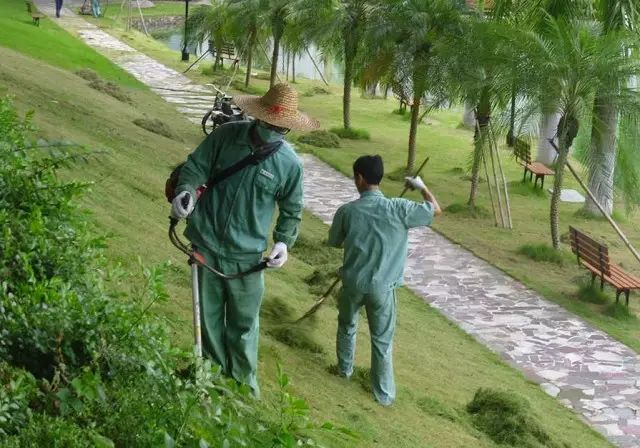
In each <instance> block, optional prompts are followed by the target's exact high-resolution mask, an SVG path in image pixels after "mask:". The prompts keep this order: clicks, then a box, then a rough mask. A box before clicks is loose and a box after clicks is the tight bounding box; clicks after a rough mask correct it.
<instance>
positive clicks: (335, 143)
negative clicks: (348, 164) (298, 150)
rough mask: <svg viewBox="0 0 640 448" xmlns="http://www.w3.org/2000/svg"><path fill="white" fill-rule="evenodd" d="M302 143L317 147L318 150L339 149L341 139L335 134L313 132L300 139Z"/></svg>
mask: <svg viewBox="0 0 640 448" xmlns="http://www.w3.org/2000/svg"><path fill="white" fill-rule="evenodd" d="M298 141H299V142H300V143H305V144H307V145H312V146H317V147H318V148H339V147H340V138H339V137H338V136H337V135H336V134H334V133H333V132H328V131H313V132H310V133H308V134H305V135H302V136H300V137H299V138H298Z"/></svg>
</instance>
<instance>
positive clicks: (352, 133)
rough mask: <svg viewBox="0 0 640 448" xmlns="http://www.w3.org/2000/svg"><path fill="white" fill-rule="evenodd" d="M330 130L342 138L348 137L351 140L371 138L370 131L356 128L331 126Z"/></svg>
mask: <svg viewBox="0 0 640 448" xmlns="http://www.w3.org/2000/svg"><path fill="white" fill-rule="evenodd" d="M329 131H331V132H333V133H334V134H336V135H337V136H338V137H340V138H346V139H349V140H371V136H370V135H369V131H366V130H364V129H356V128H331V129H329Z"/></svg>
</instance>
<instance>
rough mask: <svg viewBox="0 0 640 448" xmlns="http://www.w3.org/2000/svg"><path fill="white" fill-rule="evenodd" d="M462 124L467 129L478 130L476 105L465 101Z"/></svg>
mask: <svg viewBox="0 0 640 448" xmlns="http://www.w3.org/2000/svg"><path fill="white" fill-rule="evenodd" d="M462 124H463V126H464V127H465V128H467V129H475V128H476V111H475V104H473V103H471V102H469V101H465V103H464V113H463V115H462Z"/></svg>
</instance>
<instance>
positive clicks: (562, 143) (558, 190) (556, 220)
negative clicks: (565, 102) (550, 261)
mask: <svg viewBox="0 0 640 448" xmlns="http://www.w3.org/2000/svg"><path fill="white" fill-rule="evenodd" d="M577 134H578V121H577V120H576V119H575V118H574V117H573V116H572V115H568V116H567V115H565V116H564V117H562V118H561V119H560V121H559V123H558V136H559V138H558V159H557V162H556V169H555V171H556V174H555V177H554V180H553V194H552V195H551V207H550V208H549V221H550V225H551V244H552V245H553V247H554V248H555V249H558V248H559V247H560V210H559V208H560V195H561V194H562V183H563V180H564V167H565V165H566V164H567V159H568V158H569V149H570V148H571V144H572V143H573V140H574V139H575V137H576V135H577ZM554 151H555V148H554Z"/></svg>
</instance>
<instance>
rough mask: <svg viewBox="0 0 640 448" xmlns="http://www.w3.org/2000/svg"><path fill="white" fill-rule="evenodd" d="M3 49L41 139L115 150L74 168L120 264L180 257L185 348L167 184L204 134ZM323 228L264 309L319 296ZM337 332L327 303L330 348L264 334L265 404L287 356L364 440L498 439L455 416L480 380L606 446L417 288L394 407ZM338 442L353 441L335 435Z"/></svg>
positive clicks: (315, 333) (403, 319) (309, 238)
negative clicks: (352, 367)
mask: <svg viewBox="0 0 640 448" xmlns="http://www.w3.org/2000/svg"><path fill="white" fill-rule="evenodd" d="M0 44H2V45H12V42H11V41H0ZM85 51H86V52H88V53H89V51H88V50H85ZM0 57H1V58H2V60H3V61H4V62H6V64H3V65H2V66H1V67H0V85H2V86H4V87H5V88H6V89H7V90H9V91H11V92H14V93H15V95H16V101H17V103H18V105H19V106H20V108H21V110H23V111H26V110H28V109H35V110H37V115H36V119H35V121H36V123H37V124H38V125H39V127H40V131H39V134H40V135H42V136H45V137H48V138H65V139H71V140H74V141H77V142H80V143H84V144H86V145H87V146H89V147H91V148H96V149H102V150H106V151H108V154H107V155H98V158H97V159H95V160H94V161H92V162H91V163H89V164H88V165H83V166H78V167H77V169H76V170H73V171H72V172H71V173H69V175H71V176H73V177H74V178H75V177H80V178H83V179H88V180H93V181H94V182H95V185H94V187H93V192H92V193H91V194H90V195H89V196H88V197H87V199H86V205H87V207H88V208H89V209H90V210H92V212H93V214H94V216H95V220H96V222H97V224H98V226H99V229H100V230H101V231H105V232H110V233H111V234H112V235H113V237H112V239H111V241H110V245H109V249H108V254H109V255H110V257H111V258H112V259H113V260H114V261H116V262H118V261H119V262H121V263H122V264H123V266H124V268H126V269H132V268H133V267H134V266H135V264H136V261H135V260H136V257H137V256H138V255H140V256H142V257H143V258H144V261H145V262H146V263H157V262H162V261H164V260H166V259H167V258H170V259H172V260H173V268H172V269H171V270H170V272H169V274H168V281H169V286H170V292H171V295H172V301H171V302H170V303H168V304H164V305H162V306H160V307H158V308H157V309H156V310H157V311H158V312H159V313H161V314H164V315H166V316H167V320H168V322H169V324H170V325H171V326H172V328H173V330H174V334H175V336H176V340H177V341H178V342H180V343H182V344H187V343H188V341H189V338H190V311H189V308H190V307H189V303H190V295H189V283H188V274H187V267H186V266H185V265H184V260H183V259H182V258H180V257H178V256H177V255H176V251H175V250H174V249H173V248H171V247H170V245H169V243H168V241H167V238H166V236H165V231H166V214H167V209H168V207H167V204H166V203H165V200H164V197H163V182H164V179H165V177H166V175H167V173H168V169H169V166H170V165H172V164H173V163H175V162H177V161H179V160H181V159H183V158H184V157H185V155H186V154H187V151H188V148H189V147H192V146H193V145H194V144H195V143H196V142H197V141H199V140H200V138H201V136H200V134H199V130H198V129H197V127H196V126H194V125H192V124H189V123H188V122H187V121H185V120H184V119H182V118H181V117H180V116H179V115H178V114H177V113H176V112H175V111H174V110H173V109H172V108H171V107H170V106H169V105H167V104H165V103H163V102H162V101H161V100H160V99H159V98H157V97H156V96H154V95H153V94H150V93H148V92H147V91H146V90H144V89H142V90H134V89H128V93H130V94H131V96H132V97H133V99H134V106H133V107H131V106H128V105H124V104H122V103H120V102H118V101H116V100H114V99H112V98H111V97H108V96H105V95H103V94H100V93H98V92H96V91H93V90H91V89H89V88H88V87H87V86H86V84H85V82H83V81H81V80H80V79H79V78H77V77H76V76H74V75H72V74H69V73H66V72H64V71H62V70H59V69H57V68H53V67H50V66H48V65H46V64H42V63H40V62H36V61H34V60H32V59H27V58H24V57H22V56H20V55H18V54H16V53H13V52H12V51H9V50H6V49H2V48H0ZM93 68H95V69H99V67H97V66H94V67H93ZM145 110H147V111H148V110H153V116H154V117H157V118H159V119H161V120H164V121H165V122H168V123H170V124H171V126H172V127H173V129H174V131H176V132H178V133H179V135H180V136H181V138H182V139H183V140H184V143H181V142H175V141H172V140H168V139H166V138H163V137H158V136H155V135H153V134H150V133H148V132H146V131H144V130H141V129H139V128H137V127H136V126H134V125H132V124H131V120H132V119H134V118H136V117H138V116H141V115H143V113H144V111H145ZM325 233H326V227H325V226H324V225H322V224H321V223H319V222H318V221H317V220H315V219H313V218H312V217H310V216H308V215H306V216H305V219H304V224H303V229H302V239H303V244H301V245H300V247H299V248H298V249H296V250H294V252H293V255H294V257H293V259H292V260H291V262H290V263H289V264H288V266H287V268H286V269H284V270H282V271H279V272H270V273H269V274H268V276H267V277H268V278H267V282H268V294H267V297H266V299H265V300H266V306H265V310H270V309H273V306H272V305H269V304H273V303H274V302H275V301H276V300H277V299H278V298H280V299H282V300H284V301H285V302H286V303H287V304H288V305H289V306H290V307H291V308H292V309H291V311H292V312H293V314H294V315H297V314H299V313H301V312H302V311H303V310H304V309H306V307H308V306H309V305H310V304H311V303H312V300H313V298H314V295H313V294H311V291H310V290H309V286H308V285H307V284H306V283H305V282H304V281H303V279H304V278H306V277H308V276H309V275H310V274H312V272H313V266H312V265H311V264H307V262H314V260H315V261H317V260H318V259H319V258H318V257H319V255H318V254H323V253H324V252H323V249H322V244H321V242H322V241H323V240H324V238H325ZM323 256H324V257H325V258H326V260H324V261H330V262H331V263H334V264H338V263H339V255H338V254H337V253H336V252H328V253H324V255H323ZM303 260H305V261H303ZM314 291H315V290H314ZM273 325H274V323H273V321H271V320H270V319H265V321H264V325H263V328H265V329H266V330H269V328H270V327H271V328H273ZM365 328H366V326H363V327H362V329H361V332H360V346H359V351H358V359H357V363H358V365H360V366H367V365H368V350H369V346H368V341H367V338H366V333H367V332H366V329H365ZM334 332H335V311H334V309H332V307H329V306H328V307H325V308H324V309H323V310H322V311H321V312H320V313H319V316H318V319H317V322H316V324H315V328H314V329H313V330H311V329H310V331H309V332H308V334H307V333H305V334H307V335H308V336H311V337H313V338H314V339H315V340H316V341H318V343H319V344H320V345H321V346H322V349H323V351H324V354H320V355H318V354H311V353H308V352H305V351H301V350H294V349H292V348H290V347H289V346H287V345H284V344H282V343H280V342H277V341H276V340H274V339H273V338H271V337H269V336H266V335H265V336H263V338H262V348H261V356H260V364H261V365H260V371H261V375H262V383H263V388H264V392H265V393H264V395H265V398H264V401H263V402H264V404H265V406H267V407H268V404H269V400H270V399H271V397H272V394H270V391H272V390H273V389H274V388H275V387H276V386H275V382H274V372H275V368H276V363H277V362H278V361H280V362H281V363H282V364H283V365H284V368H285V369H286V371H287V372H289V373H290V376H291V378H292V383H293V388H294V390H295V392H296V393H298V394H299V395H301V396H303V397H304V398H306V399H308V400H309V402H310V405H311V407H312V412H313V416H314V418H316V419H317V420H320V421H323V420H326V419H329V420H332V421H334V422H335V423H338V424H344V425H349V426H350V427H352V428H354V429H355V430H356V431H358V432H359V433H360V434H361V439H360V440H359V441H358V442H357V443H356V445H358V446H363V447H364V446H372V445H378V446H385V447H387V446H398V447H415V446H434V447H470V446H473V447H492V446H494V444H493V443H492V442H490V441H489V440H487V438H486V437H484V436H482V435H481V434H478V433H476V432H475V431H474V430H472V429H470V428H469V426H468V424H467V423H466V420H465V418H464V417H462V418H460V417H457V415H458V411H459V412H460V413H461V414H464V413H463V412H462V409H463V408H464V405H465V403H466V402H468V401H469V400H470V399H471V397H472V395H473V393H474V392H475V390H476V389H477V388H478V387H481V386H486V387H498V388H504V389H509V390H512V391H515V392H518V393H520V394H523V395H526V396H527V397H529V399H530V400H531V403H532V405H533V408H534V410H535V413H536V415H538V416H539V417H540V419H541V420H542V422H543V425H544V427H545V428H546V429H547V430H548V431H550V432H551V434H552V435H553V437H554V438H556V439H557V440H562V441H566V442H567V443H568V444H569V446H575V447H578V446H580V447H582V446H589V447H598V446H608V444H607V443H606V442H605V441H604V440H603V439H602V438H601V437H600V436H599V435H597V434H595V433H594V432H593V431H591V430H589V429H588V428H587V427H585V426H584V425H583V424H582V423H581V422H580V421H579V419H578V418H577V417H576V416H574V415H573V414H572V413H571V412H569V411H568V410H566V409H564V408H563V407H562V406H561V405H560V404H559V403H557V402H556V401H555V400H554V399H552V398H550V397H548V396H547V395H545V394H544V393H543V392H542V391H541V390H540V389H539V388H538V387H537V386H536V385H534V384H531V383H529V382H528V381H526V380H525V379H524V378H523V377H522V376H521V375H520V374H519V373H517V372H516V371H514V370H513V369H511V368H510V367H508V366H507V365H506V364H504V363H503V362H501V361H500V360H499V359H498V358H497V356H495V355H494V354H492V353H490V352H489V351H487V350H486V349H484V348H483V347H481V346H480V345H479V344H478V343H476V342H475V341H473V340H472V339H471V338H469V337H468V336H466V335H465V334H464V333H463V332H462V331H461V330H459V329H457V328H456V327H455V326H453V325H452V324H450V323H449V322H448V321H447V320H446V319H444V318H443V317H442V316H440V315H439V314H438V313H437V312H435V311H433V310H432V309H430V308H429V307H427V306H425V305H424V303H422V302H421V301H420V300H419V299H418V298H416V297H415V296H413V295H411V294H410V293H408V292H407V291H402V292H401V295H400V306H399V326H398V336H397V343H396V366H397V367H396V369H397V377H398V384H399V397H398V403H397V405H396V406H395V407H393V408H391V409H383V408H380V407H378V406H376V405H375V404H374V403H373V401H372V400H371V397H370V396H369V395H368V394H367V393H365V392H363V391H362V390H361V388H360V386H359V385H358V384H357V383H355V382H347V381H344V380H341V379H339V378H336V377H334V376H331V375H329V374H328V373H326V371H325V369H326V367H327V366H328V365H329V364H331V363H333V362H334V359H333V355H332V352H333V344H334V342H333V340H334ZM425 397H428V398H430V399H431V401H432V403H433V402H434V400H435V402H437V403H441V404H440V405H431V406H430V407H425V406H422V407H423V408H424V409H426V411H422V410H421V408H420V406H419V405H418V403H421V402H422V401H424V400H422V401H421V399H424V398H425ZM267 411H268V409H267ZM441 415H444V416H445V417H442V416H441ZM328 443H330V445H331V446H352V445H354V443H351V442H341V441H335V440H334V441H328Z"/></svg>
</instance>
